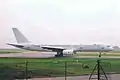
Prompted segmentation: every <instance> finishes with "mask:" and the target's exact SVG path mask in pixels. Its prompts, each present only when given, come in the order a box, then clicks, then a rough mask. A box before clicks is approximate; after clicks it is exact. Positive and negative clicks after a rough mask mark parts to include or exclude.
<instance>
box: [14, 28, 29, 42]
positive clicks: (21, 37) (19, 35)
mask: <svg viewBox="0 0 120 80" xmlns="http://www.w3.org/2000/svg"><path fill="white" fill-rule="evenodd" d="M12 30H13V32H14V35H15V38H16V40H17V43H29V41H28V40H27V38H26V37H25V36H24V35H23V34H22V33H21V32H20V31H19V30H18V29H17V28H12Z"/></svg>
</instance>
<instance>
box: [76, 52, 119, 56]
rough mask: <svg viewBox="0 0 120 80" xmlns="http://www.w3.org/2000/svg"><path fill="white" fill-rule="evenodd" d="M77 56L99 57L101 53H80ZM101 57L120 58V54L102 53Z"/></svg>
mask: <svg viewBox="0 0 120 80" xmlns="http://www.w3.org/2000/svg"><path fill="white" fill-rule="evenodd" d="M76 55H77V56H98V55H99V53H97V52H79V53H77V54H76ZM101 56H120V53H115V52H109V53H102V54H101Z"/></svg>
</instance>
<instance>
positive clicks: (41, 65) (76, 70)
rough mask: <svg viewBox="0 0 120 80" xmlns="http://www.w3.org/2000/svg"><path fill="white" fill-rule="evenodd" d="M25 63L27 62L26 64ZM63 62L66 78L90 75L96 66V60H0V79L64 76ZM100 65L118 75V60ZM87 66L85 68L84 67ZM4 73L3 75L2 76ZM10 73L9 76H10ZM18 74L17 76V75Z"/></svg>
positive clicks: (103, 62) (104, 60) (105, 60)
mask: <svg viewBox="0 0 120 80" xmlns="http://www.w3.org/2000/svg"><path fill="white" fill-rule="evenodd" d="M26 61H27V62H28V63H27V64H26ZM65 61H67V63H66V67H67V68H66V69H67V76H77V75H85V74H90V73H91V72H92V70H93V68H94V66H95V64H96V59H83V58H82V59H80V58H49V59H26V58H1V59H0V73H1V72H2V73H1V74H0V78H1V77H2V76H7V77H9V76H8V75H11V76H14V77H15V76H16V77H19V78H21V77H25V75H26V65H27V75H28V76H29V77H30V76H31V77H36V76H37V77H38V76H39V77H49V76H52V77H57V76H64V74H65ZM101 62H102V63H101V65H102V66H103V68H104V70H105V71H106V72H107V73H120V59H102V61H101ZM86 66H87V67H86ZM3 73H4V74H3ZM10 73H11V74H10ZM18 73H19V74H18Z"/></svg>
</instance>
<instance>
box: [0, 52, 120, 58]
mask: <svg viewBox="0 0 120 80" xmlns="http://www.w3.org/2000/svg"><path fill="white" fill-rule="evenodd" d="M55 54H56V52H31V51H30V52H22V53H6V54H5V53H4V54H0V58H9V57H11V58H53V57H55ZM71 57H73V58H98V56H71ZM101 58H118V59H120V56H102V57H101Z"/></svg>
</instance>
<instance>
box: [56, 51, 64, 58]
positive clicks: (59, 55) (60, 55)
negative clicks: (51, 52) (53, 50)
mask: <svg viewBox="0 0 120 80" xmlns="http://www.w3.org/2000/svg"><path fill="white" fill-rule="evenodd" d="M55 57H63V53H62V52H57V54H56V55H55Z"/></svg>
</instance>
